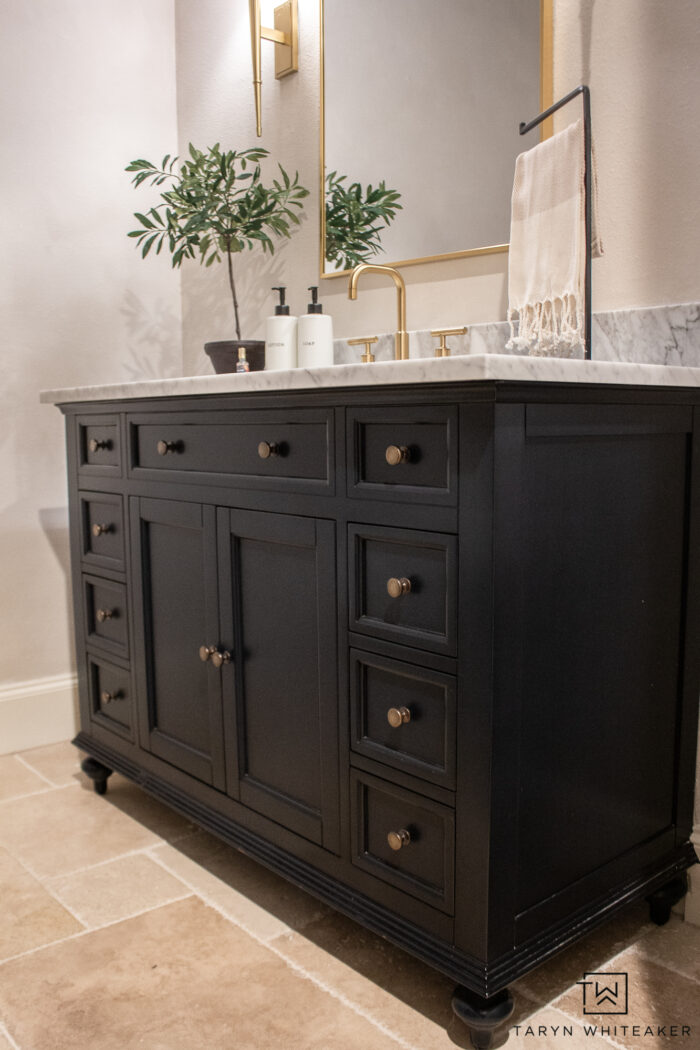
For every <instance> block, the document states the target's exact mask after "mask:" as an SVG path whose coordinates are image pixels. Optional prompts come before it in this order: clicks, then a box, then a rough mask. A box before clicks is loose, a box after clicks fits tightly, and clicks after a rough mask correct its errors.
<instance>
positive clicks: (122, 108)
mask: <svg viewBox="0 0 700 1050" xmlns="http://www.w3.org/2000/svg"><path fill="white" fill-rule="evenodd" d="M1 20H2V27H1V31H0V127H1V128H2V156H3V160H2V187H3V191H2V194H1V195H0V208H1V212H0V230H2V235H1V238H0V252H1V255H0V268H1V274H0V331H1V332H2V341H3V350H2V359H3V360H2V381H1V382H0V415H1V418H2V428H1V430H0V435H1V436H0V441H1V443H2V455H1V456H0V464H1V466H0V470H1V475H0V580H1V581H2V588H1V598H0V639H1V640H0V737H2V736H3V735H4V736H5V740H3V739H0V751H2V750H3V744H8V743H11V741H9V736H8V731H7V729H6V728H3V727H6V720H4V719H3V712H12V713H13V714H12V722H13V723H14V722H15V721H16V718H18V717H19V712H20V711H21V710H22V709H26V710H27V711H30V709H31V710H35V709H34V708H33V707H32V705H33V704H34V703H35V702H36V699H37V697H38V696H40V695H41V693H42V687H41V683H42V682H43V681H44V680H46V681H47V683H48V684H47V691H48V693H51V695H52V696H53V695H54V694H55V693H56V689H58V691H59V692H60V693H61V696H62V697H65V695H66V690H65V688H64V686H65V681H64V680H63V678H61V676H64V677H67V676H68V675H69V673H70V671H71V667H72V663H73V654H72V645H71V639H70V635H69V632H70V628H69V620H70V617H69V614H68V606H69V593H68V578H67V573H68V549H67V535H66V528H67V516H66V509H65V507H66V475H65V457H64V451H63V420H62V417H61V416H60V414H59V412H58V411H57V410H56V409H55V408H52V407H49V406H40V405H39V403H38V395H39V390H40V388H42V387H51V386H54V387H57V386H69V385H74V384H84V383H95V382H104V381H107V380H115V379H120V378H121V379H130V378H137V377H147V376H149V375H159V374H168V375H176V374H178V373H179V372H180V369H181V338H180V303H179V282H178V280H177V277H174V276H173V274H172V273H171V272H170V268H169V266H168V264H167V262H165V261H164V260H158V263H157V264H154V265H153V266H149V265H148V264H147V263H143V262H141V261H140V259H139V258H138V255H137V253H136V251H135V250H134V248H133V243H132V242H130V241H129V240H128V239H127V237H126V236H125V234H126V232H127V231H128V230H129V228H130V221H131V219H130V217H131V213H132V211H133V210H134V207H135V205H136V200H135V194H134V192H133V190H132V189H131V188H130V186H129V181H128V176H126V175H125V174H124V172H123V168H124V166H125V165H126V164H127V163H128V161H129V160H131V159H132V158H133V157H136V156H140V155H142V154H143V153H144V152H145V153H146V154H147V155H148V153H149V152H154V153H155V154H156V155H157V156H162V153H164V152H165V148H164V147H167V146H168V145H169V143H171V142H172V141H173V139H174V137H175V127H176V109H175V48H174V11H173V0H148V3H143V0H3V4H2V15H1ZM148 262H150V260H148ZM49 679H50V681H49ZM8 717H9V716H8ZM35 730H36V733H37V734H38V735H37V736H35V737H34V738H33V739H34V740H36V742H40V739H41V733H42V726H40V725H37V726H35ZM66 732H67V731H66V730H65V729H64V732H63V735H64V736H65V735H66ZM21 739H22V740H24V739H25V738H24V737H22V738H21Z"/></svg>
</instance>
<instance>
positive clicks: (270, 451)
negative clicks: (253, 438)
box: [258, 441, 280, 459]
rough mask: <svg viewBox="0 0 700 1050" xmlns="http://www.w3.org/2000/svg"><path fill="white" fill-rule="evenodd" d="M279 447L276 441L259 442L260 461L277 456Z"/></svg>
mask: <svg viewBox="0 0 700 1050" xmlns="http://www.w3.org/2000/svg"><path fill="white" fill-rule="evenodd" d="M279 454H280V447H279V445H278V444H277V442H276V441H261V442H260V444H259V445H258V455H259V456H260V459H270V457H271V456H279Z"/></svg>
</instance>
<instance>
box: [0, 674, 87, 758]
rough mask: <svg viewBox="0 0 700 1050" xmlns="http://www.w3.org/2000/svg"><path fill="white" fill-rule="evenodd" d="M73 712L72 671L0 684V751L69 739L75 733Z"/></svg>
mask: <svg viewBox="0 0 700 1050" xmlns="http://www.w3.org/2000/svg"><path fill="white" fill-rule="evenodd" d="M77 713H78V684H77V678H76V676H75V675H74V674H62V675H54V676H52V677H50V678H34V679H32V680H30V681H28V682H14V683H12V685H9V686H6V687H4V688H0V755H8V754H11V753H12V752H13V751H26V750H28V749H29V748H31V747H41V746H42V745H43V744H56V743H58V742H59V741H60V740H69V739H70V738H71V737H72V736H74V735H75V733H76V729H77V724H78V717H77Z"/></svg>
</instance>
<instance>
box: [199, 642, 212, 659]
mask: <svg viewBox="0 0 700 1050" xmlns="http://www.w3.org/2000/svg"><path fill="white" fill-rule="evenodd" d="M215 652H216V646H215V645H200V647H199V659H200V660H201V661H202V663H206V662H207V660H210V659H211V658H212V656H213V655H214V653H215Z"/></svg>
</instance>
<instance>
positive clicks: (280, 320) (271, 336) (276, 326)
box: [265, 286, 297, 371]
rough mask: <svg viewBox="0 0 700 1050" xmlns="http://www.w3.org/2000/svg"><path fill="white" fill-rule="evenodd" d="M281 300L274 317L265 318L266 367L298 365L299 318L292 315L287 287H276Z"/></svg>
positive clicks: (291, 366)
mask: <svg viewBox="0 0 700 1050" xmlns="http://www.w3.org/2000/svg"><path fill="white" fill-rule="evenodd" d="M272 291H273V292H279V295H280V301H279V303H278V305H277V306H276V307H275V312H274V314H273V315H272V317H267V318H265V369H266V371H270V370H274V371H277V370H278V369H282V368H296V365H297V319H296V317H291V316H290V313H289V307H288V306H287V305H286V303H285V301H284V297H285V292H286V289H285V288H283V287H279V286H278V287H275V288H273V289H272Z"/></svg>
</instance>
